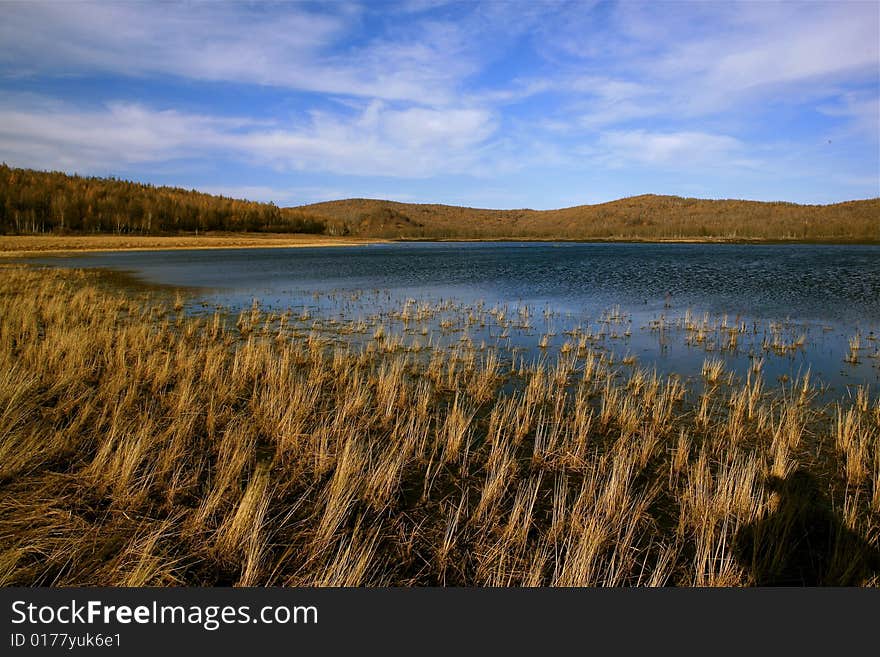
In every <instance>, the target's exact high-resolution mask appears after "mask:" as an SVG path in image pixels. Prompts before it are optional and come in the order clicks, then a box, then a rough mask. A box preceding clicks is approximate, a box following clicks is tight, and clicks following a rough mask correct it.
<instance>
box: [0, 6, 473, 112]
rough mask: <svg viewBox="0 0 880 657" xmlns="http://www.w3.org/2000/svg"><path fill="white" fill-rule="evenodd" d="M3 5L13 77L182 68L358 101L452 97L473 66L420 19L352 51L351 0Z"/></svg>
mask: <svg viewBox="0 0 880 657" xmlns="http://www.w3.org/2000/svg"><path fill="white" fill-rule="evenodd" d="M280 8H281V9H282V11H277V9H278V7H274V8H273V11H269V10H268V9H264V8H261V7H260V6H259V5H257V6H256V7H248V6H245V5H240V4H237V3H206V4H187V5H178V4H162V5H161V9H158V8H157V6H156V5H153V4H150V3H143V4H141V3H131V4H129V3H125V4H123V3H100V4H95V3H27V4H11V3H10V4H6V5H4V7H3V21H2V22H0V66H2V67H3V69H4V73H5V75H7V76H22V75H30V74H38V73H49V74H79V73H82V72H84V71H87V72H89V73H94V72H98V71H100V72H110V73H119V74H123V75H153V74H157V75H177V76H182V77H185V78H191V79H198V80H211V81H232V82H242V83H250V84H263V85H275V86H280V87H286V88H292V89H298V90H304V91H312V92H320V93H330V94H346V95H353V96H362V97H371V98H385V99H391V100H408V101H414V102H419V103H446V102H449V101H450V99H451V98H452V97H453V95H454V92H455V89H456V87H457V85H458V84H459V82H460V80H461V78H462V77H463V76H465V75H467V74H469V73H470V72H472V71H473V70H474V64H473V63H472V62H471V61H470V55H471V54H472V52H471V51H469V50H468V48H469V47H470V44H469V43H468V40H467V39H465V38H463V37H462V35H461V34H460V33H459V32H460V31H459V30H458V29H457V27H456V26H455V25H454V24H451V23H438V22H424V23H419V24H417V25H416V26H414V27H412V28H410V29H408V30H406V31H405V32H403V33H398V34H397V35H395V38H393V39H386V38H382V37H376V38H373V39H371V40H369V41H368V42H366V43H361V44H359V45H357V46H351V45H349V44H348V43H347V42H346V39H347V38H348V37H349V36H350V34H351V32H352V31H353V30H354V29H355V28H356V27H357V21H358V18H359V14H360V11H359V10H358V9H357V8H356V6H354V5H343V4H334V5H332V10H333V13H332V14H331V13H326V12H317V11H308V10H306V9H305V7H304V6H303V5H298V4H293V3H291V4H284V5H281V7H280Z"/></svg>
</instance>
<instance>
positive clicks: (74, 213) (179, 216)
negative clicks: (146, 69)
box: [0, 165, 324, 235]
mask: <svg viewBox="0 0 880 657" xmlns="http://www.w3.org/2000/svg"><path fill="white" fill-rule="evenodd" d="M323 230H324V225H323V224H322V223H320V222H315V221H311V220H309V219H305V218H303V217H302V216H297V217H286V216H285V215H284V213H283V212H282V211H281V209H280V208H278V207H277V206H275V205H273V204H271V203H255V202H252V201H241V200H237V199H231V198H226V197H223V196H212V195H210V194H203V193H200V192H196V191H187V190H184V189H178V188H174V187H154V186H152V185H144V184H140V183H134V182H128V181H124V180H117V179H115V178H84V177H81V176H69V175H66V174H63V173H57V172H51V173H47V172H42V171H32V170H29V169H14V168H11V167H8V166H6V165H2V166H0V233H6V234H10V233H14V234H28V233H47V232H62V233H134V234H143V235H158V234H163V233H178V232H195V231H249V232H276V233H277V232H281V233H284V232H309V233H319V232H322V231H323Z"/></svg>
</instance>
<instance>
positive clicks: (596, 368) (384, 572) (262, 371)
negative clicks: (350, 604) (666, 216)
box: [0, 265, 880, 586]
mask: <svg viewBox="0 0 880 657" xmlns="http://www.w3.org/2000/svg"><path fill="white" fill-rule="evenodd" d="M183 302H184V299H183V298H182V297H177V298H175V296H174V295H173V294H169V293H164V292H161V291H153V292H150V291H146V290H142V291H134V290H130V291H127V292H123V291H121V290H120V289H118V288H115V287H112V286H110V284H109V283H108V282H107V281H106V280H104V279H103V278H102V277H101V276H100V275H99V274H97V273H94V272H86V271H78V272H77V271H75V272H71V271H65V272H60V271H52V270H38V269H32V268H26V267H20V266H11V265H7V266H3V267H2V268H0V584H3V585H14V584H19V585H95V584H98V585H181V584H191V585H212V584H239V585H281V586H295V585H306V586H310V585H343V584H344V585H389V584H393V585H404V586H409V585H478V586H487V585H492V586H496V585H497V586H509V585H556V586H569V585H608V586H622V585H681V586H693V585H696V586H718V585H748V584H802V583H813V584H842V585H873V586H876V585H878V584H880V574H878V573H877V572H876V568H877V566H878V540H880V402H878V400H877V399H875V398H872V397H871V396H870V394H869V393H868V391H866V390H860V391H859V394H858V395H856V396H854V397H853V398H852V399H851V400H849V401H846V402H840V403H838V404H835V405H833V406H830V407H821V406H819V405H818V404H817V403H816V402H815V399H816V397H815V394H814V393H815V391H814V390H813V388H812V387H811V384H810V381H809V379H808V378H806V379H804V380H802V381H799V382H796V385H793V386H790V387H788V388H787V389H786V390H785V391H784V392H782V391H779V390H774V389H773V388H772V387H771V386H769V385H768V384H766V383H765V382H764V381H763V379H762V376H761V372H760V368H757V369H756V370H755V371H754V372H753V373H752V374H751V375H750V376H749V377H748V379H747V380H746V381H745V382H742V383H738V384H734V385H730V386H723V385H717V386H716V385H714V384H715V382H718V381H720V380H721V379H722V378H723V377H722V375H721V373H720V372H719V371H717V369H718V368H717V366H716V365H714V364H713V363H711V362H708V361H707V366H706V368H705V370H704V374H703V376H704V379H705V382H706V387H705V389H704V390H702V391H701V392H700V393H699V394H694V391H692V390H689V389H688V388H687V385H688V384H686V383H682V381H681V380H680V379H678V378H677V377H669V378H659V377H658V376H657V375H656V374H654V373H652V372H648V371H645V370H641V369H638V368H629V369H625V370H622V369H620V368H619V365H618V363H615V362H614V361H613V360H612V359H610V358H608V357H607V356H606V355H604V354H601V353H597V352H596V351H594V350H592V349H591V348H590V346H589V343H588V342H584V343H583V344H577V345H575V346H573V347H571V348H569V349H567V350H561V351H560V353H559V354H556V355H554V357H553V358H551V359H549V361H548V363H539V364H530V363H527V362H523V361H508V360H506V359H504V358H499V356H498V354H496V353H495V352H493V351H492V350H491V349H488V350H487V349H481V348H478V347H474V346H473V345H468V344H466V343H462V344H461V346H457V347H455V348H454V349H440V348H434V347H432V345H431V344H430V341H429V342H428V343H427V344H424V343H420V345H419V348H418V349H416V348H415V346H414V345H415V342H412V341H409V338H408V337H407V338H406V339H404V337H402V336H398V335H391V334H387V333H385V332H384V331H380V330H379V329H376V330H375V332H374V333H373V334H372V335H371V336H370V335H368V336H366V337H367V339H365V340H363V341H362V345H361V346H349V345H346V344H344V343H342V342H334V341H331V340H329V339H327V338H322V337H319V336H317V335H316V334H313V333H306V334H303V333H302V332H301V331H298V330H295V329H294V328H293V327H292V320H291V316H290V314H289V313H277V312H273V313H266V312H263V311H261V310H260V309H259V308H258V307H256V306H255V307H254V308H253V309H252V310H251V311H248V312H243V313H242V314H241V315H239V316H238V317H226V316H224V315H223V314H221V313H219V312H218V313H216V314H213V315H207V316H204V317H190V316H187V315H186V314H185V313H184V312H183ZM415 312H416V313H418V312H420V311H419V310H418V309H416V310H415ZM415 319H417V317H414V320H415ZM340 330H343V329H342V328H340ZM363 330H366V329H363Z"/></svg>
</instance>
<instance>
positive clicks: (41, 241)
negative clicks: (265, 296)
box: [0, 233, 391, 258]
mask: <svg viewBox="0 0 880 657" xmlns="http://www.w3.org/2000/svg"><path fill="white" fill-rule="evenodd" d="M389 241H391V240H387V239H381V238H359V237H351V238H348V237H345V238H343V237H326V236H323V237H315V236H311V235H310V236H308V237H306V236H302V235H300V236H297V234H295V233H294V234H292V235H285V236H280V235H275V234H267V235H254V234H253V233H247V234H243V235H241V236H238V235H208V236H196V235H180V236H164V235H158V236H138V237H128V236H125V237H123V236H116V235H74V236H36V235H15V236H0V258H27V257H40V256H55V255H57V256H67V255H75V254H78V253H108V252H110V253H113V252H126V251H188V250H189V251H196V250H198V251H204V250H214V249H275V248H312V247H330V246H361V245H364V244H381V243H387V242H389ZM114 242H116V244H114Z"/></svg>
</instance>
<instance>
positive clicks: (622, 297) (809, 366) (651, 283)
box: [37, 242, 880, 396]
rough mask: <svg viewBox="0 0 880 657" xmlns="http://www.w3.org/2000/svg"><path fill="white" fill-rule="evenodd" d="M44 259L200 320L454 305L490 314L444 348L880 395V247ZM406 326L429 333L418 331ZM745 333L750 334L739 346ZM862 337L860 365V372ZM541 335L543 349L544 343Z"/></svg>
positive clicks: (438, 249) (455, 246) (358, 250)
mask: <svg viewBox="0 0 880 657" xmlns="http://www.w3.org/2000/svg"><path fill="white" fill-rule="evenodd" d="M37 262H41V263H46V264H53V265H59V266H76V267H105V268H112V269H118V270H123V271H128V272H130V273H132V274H134V275H135V276H137V277H138V278H140V279H142V280H144V281H147V282H151V283H160V284H167V285H175V286H193V287H197V288H199V292H198V294H197V301H196V302H195V303H194V304H191V306H190V309H191V311H193V312H198V311H199V310H200V309H202V308H204V309H213V307H214V306H227V307H231V308H233V309H236V310H239V309H243V308H248V307H250V306H251V304H252V303H253V301H254V299H257V300H258V301H259V303H260V304H261V305H262V306H263V307H264V308H271V309H284V308H288V307H290V308H293V309H294V310H295V311H296V312H301V311H303V310H308V311H309V315H308V321H309V322H310V323H311V325H312V326H315V324H314V321H315V319H316V318H325V319H326V318H336V319H338V320H342V319H357V318H367V319H368V318H370V317H371V316H373V315H376V314H380V313H383V312H398V313H399V312H400V310H401V308H402V307H404V306H405V304H406V300H407V299H414V300H416V301H417V302H419V303H423V304H425V305H428V304H434V306H435V307H439V306H437V304H439V303H440V302H443V301H448V300H454V301H455V302H457V303H460V304H463V305H464V307H465V308H464V311H465V312H471V314H472V315H473V314H474V309H476V315H477V316H478V319H477V320H475V321H473V322H471V323H470V325H457V324H456V323H455V321H454V320H455V318H456V317H457V316H460V315H461V310H456V309H454V308H452V307H449V306H447V307H446V310H445V311H442V312H441V311H438V312H436V313H435V314H434V315H433V316H432V320H431V322H428V323H430V324H431V325H430V327H425V330H429V335H430V337H431V338H432V339H434V340H436V341H437V343H440V342H442V341H444V340H447V341H450V342H451V341H454V340H461V339H462V336H465V337H466V339H467V340H469V341H473V343H475V344H479V343H481V342H486V343H487V344H489V345H499V344H500V343H503V346H504V347H505V348H507V349H510V348H511V347H513V348H518V349H520V350H522V351H523V352H524V353H525V354H527V355H529V356H531V357H534V358H538V357H542V356H543V357H547V358H550V359H552V358H554V353H555V351H556V350H558V349H559V347H560V346H561V345H563V344H564V343H565V342H566V341H571V340H574V339H575V336H574V335H573V334H572V333H571V331H572V330H573V329H575V328H577V329H578V331H579V334H580V335H583V334H584V332H587V333H588V334H589V335H590V336H591V338H590V345H591V346H594V347H597V348H601V349H604V350H607V351H611V352H614V353H615V354H616V355H617V356H618V357H624V356H634V357H635V359H636V361H637V363H638V365H640V366H647V367H655V368H656V369H657V370H658V371H659V372H661V373H666V374H669V373H677V374H680V375H682V376H685V377H699V375H700V370H701V367H702V364H703V362H704V360H705V359H706V358H720V359H721V360H723V361H724V363H725V369H726V370H727V371H730V372H734V373H735V374H736V375H737V376H739V377H741V378H744V377H745V375H746V372H747V371H748V370H749V368H750V366H751V364H752V363H753V362H754V360H755V359H756V358H763V359H764V367H763V371H764V376H765V379H766V380H767V382H768V383H772V382H773V381H774V380H775V381H781V382H783V383H785V382H786V381H793V380H794V379H796V378H797V377H798V376H799V375H803V374H804V373H806V372H807V371H808V370H809V371H810V375H811V380H812V381H813V382H816V383H820V384H824V385H826V386H828V390H827V394H829V395H832V396H842V395H846V394H849V393H848V390H849V388H851V387H852V386H854V385H865V384H868V385H869V386H870V387H871V389H872V391H875V392H876V390H877V389H878V388H880V354H878V352H880V341H878V340H877V339H875V338H877V337H878V336H880V247H877V246H851V245H800V244H799V245H760V246H759V245H727V244H724V245H720V244H582V243H498V242H494V243H394V244H373V245H365V246H357V247H333V248H295V249H241V250H205V251H143V252H124V253H100V254H89V255H83V256H76V257H65V258H57V257H53V258H43V259H39V260H37ZM492 308H495V309H496V310H498V309H502V308H503V309H504V311H505V316H506V317H514V318H520V317H521V316H522V313H521V310H522V309H523V308H528V309H529V316H530V319H529V322H528V324H529V326H528V327H527V328H526V327H524V326H521V324H523V323H524V322H520V321H519V320H517V321H514V322H512V323H511V322H508V324H509V326H508V330H507V331H506V332H505V331H504V330H503V328H502V327H501V326H500V325H497V324H495V325H493V322H492V320H493V319H497V316H498V313H497V312H495V313H492V314H491V316H490V315H489V314H488V311H489V310H490V309H492ZM612 309H613V311H612ZM303 317H304V318H306V315H303ZM479 317H483V319H482V320H481V319H479ZM444 318H445V319H446V321H447V326H446V328H445V330H442V331H440V330H438V325H439V323H440V322H441V321H443V319H444ZM483 320H487V321H483ZM305 321H306V320H305V319H304V320H303V322H305ZM395 321H396V320H394V319H393V318H392V320H391V324H390V325H392V327H393V325H394V323H395ZM661 321H662V325H663V327H664V330H662V331H661V330H659V325H660V322H661ZM397 323H398V324H399V326H397V328H399V329H400V330H401V331H404V330H405V331H407V332H409V333H410V334H412V335H413V336H417V335H419V333H418V332H417V331H414V330H413V328H414V327H413V326H412V322H405V321H397ZM685 324H687V325H689V326H690V329H689V330H688V329H686V328H685ZM700 327H702V328H703V331H700V330H699V328H700ZM734 327H738V328H739V329H740V330H739V331H738V332H737V333H738V337H737V344H736V346H735V347H732V346H731V345H730V344H729V336H730V332H731V330H732V328H734ZM326 328H327V327H326V325H325V326H324V329H325V330H326ZM567 332H568V333H567ZM505 333H506V334H505ZM857 334H858V335H859V344H860V349H859V350H858V351H857V352H856V355H857V360H858V362H856V363H851V362H847V359H848V357H849V356H850V354H851V351H850V347H849V340H850V339H851V338H853V337H854V336H856V335H857ZM698 336H699V337H698ZM542 337H544V338H546V348H544V349H541V348H539V347H538V344H539V342H540V340H541V338H542ZM700 338H701V339H700ZM363 339H367V338H363ZM774 343H775V344H776V345H777V347H780V346H781V348H775V349H774V347H773V345H774ZM797 343H800V344H797ZM783 351H784V353H782V352H783Z"/></svg>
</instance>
